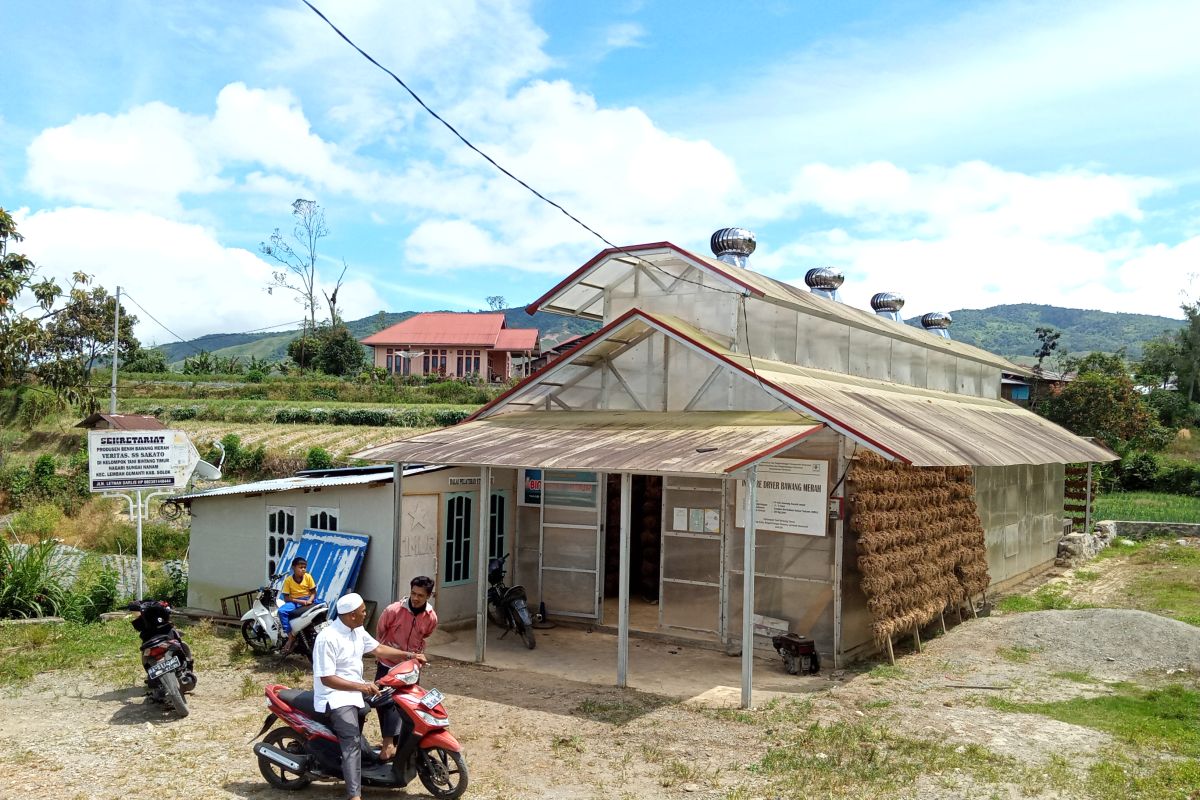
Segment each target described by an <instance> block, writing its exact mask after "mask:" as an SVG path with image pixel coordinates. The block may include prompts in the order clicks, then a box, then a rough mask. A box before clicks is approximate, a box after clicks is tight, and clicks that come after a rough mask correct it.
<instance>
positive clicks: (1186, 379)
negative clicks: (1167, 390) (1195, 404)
mask: <svg viewBox="0 0 1200 800" xmlns="http://www.w3.org/2000/svg"><path fill="white" fill-rule="evenodd" d="M1182 308H1183V315H1184V318H1185V319H1186V320H1187V327H1186V328H1184V329H1183V330H1181V331H1179V334H1178V342H1179V356H1178V357H1177V359H1176V361H1175V373H1176V375H1178V376H1179V391H1181V392H1183V393H1184V394H1186V395H1187V400H1188V402H1189V403H1191V402H1192V401H1194V400H1197V399H1200V301H1197V302H1194V303H1184V304H1183V306H1182ZM1185 387H1186V388H1185Z"/></svg>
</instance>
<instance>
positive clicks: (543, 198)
mask: <svg viewBox="0 0 1200 800" xmlns="http://www.w3.org/2000/svg"><path fill="white" fill-rule="evenodd" d="M300 2H302V3H304V5H306V6H308V7H309V8H310V9H311V10H312V12H313V13H314V14H316V15H317V16H318V17H320V18H321V20H322V21H323V22H324V23H325V24H326V25H328V26H329V27H330V28H332V29H333V32H334V33H336V34H337V35H338V36H339V37H341V39H342V41H344V42H345V43H346V44H348V45H350V46H351V47H353V48H354V49H355V50H356V51H357V52H358V54H359V55H361V56H362V57H363V58H365V59H366V60H367V61H369V62H370V63H371V64H373V65H375V66H376V67H378V68H379V69H380V70H382V71H383V72H384V73H386V74H387V75H388V76H389V77H391V79H392V80H394V81H395V82H396V83H398V84H400V87H401V88H402V89H404V91H406V92H408V94H409V96H411V97H412V99H413V100H415V101H416V102H417V104H418V105H419V106H421V108H423V109H424V110H425V111H426V112H428V113H429V115H430V116H431V117H433V118H434V119H436V120H437V121H438V122H440V123H441V124H442V125H443V126H444V127H445V128H446V130H448V131H450V133H452V134H454V136H455V137H457V138H458V140H459V141H461V142H462V143H463V144H465V145H466V146H467V147H468V148H470V149H471V150H473V151H474V152H475V153H476V154H477V155H479V157H480V158H482V159H483V160H485V161H487V162H488V163H489V164H491V165H492V166H493V167H495V168H496V169H498V170H499V171H500V172H502V173H504V175H506V176H507V177H508V178H510V179H512V180H513V181H515V182H516V183H518V184H520V185H521V186H523V187H524V188H525V189H527V190H528V191H529V192H530V193H531V194H533V195H534V196H535V197H537V198H538V199H539V200H541V201H542V202H544V203H546V204H548V205H550V206H552V207H554V208H556V209H558V210H559V211H560V212H562V213H563V214H564V215H566V217H567V218H568V219H570V220H571V221H572V222H574V223H575V224H576V225H578V226H579V227H581V228H583V229H584V230H585V231H587V232H588V233H590V234H591V235H592V236H595V237H596V238H597V239H599V240H600V241H602V242H604V243H605V244H606V245H608V246H609V247H610V248H611V249H613V250H615V251H617V252H619V253H622V254H624V255H626V256H629V257H630V258H632V259H634V260H635V261H637V262H639V263H641V264H644V265H646V266H647V267H650V268H651V269H654V270H657V271H658V272H661V273H662V274H664V275H667V276H669V277H670V278H672V279H673V280H678V281H682V282H683V283H690V284H693V285H695V286H700V287H702V288H705V289H708V290H710V291H718V292H724V293H726V294H731V295H736V296H745V292H742V291H734V290H731V289H721V288H718V287H714V286H709V285H707V284H704V283H701V282H699V281H693V280H691V279H689V278H685V277H683V276H682V275H675V274H674V273H672V272H670V271H668V270H666V269H664V268H662V267H661V266H659V265H658V264H655V263H653V262H651V261H647V260H646V259H644V258H642V257H641V256H638V255H635V254H633V253H631V252H629V251H628V250H626V249H625V248H623V247H620V246H618V245H616V244H614V243H613V242H612V241H611V240H609V239H608V237H606V236H604V235H603V234H601V233H600V232H599V231H597V230H596V229H595V228H593V227H591V226H590V225H588V224H587V223H585V222H584V221H583V220H581V219H580V218H579V217H577V216H575V215H574V214H572V213H571V212H570V211H568V210H567V209H566V208H564V207H563V206H562V205H560V204H559V203H557V202H555V201H553V200H551V199H550V198H549V197H547V196H546V195H544V194H542V193H541V192H539V191H538V190H537V189H535V188H533V187H532V186H530V185H529V184H528V183H526V182H525V181H523V180H521V179H520V178H519V177H517V176H516V175H514V174H513V173H512V172H510V171H509V170H507V169H505V168H504V167H502V166H501V165H500V164H499V163H498V162H497V161H496V159H494V158H492V157H491V156H489V155H488V154H487V153H485V152H483V151H482V150H480V149H479V148H478V147H476V146H475V145H474V144H472V143H471V141H470V140H469V139H468V138H467V137H465V136H463V135H462V134H461V133H459V132H458V129H457V128H455V127H454V126H453V125H451V124H450V123H449V122H447V121H446V120H445V118H443V117H442V115H440V114H438V113H437V112H436V111H434V110H433V109H432V108H430V107H429V104H428V103H426V102H425V101H424V100H422V99H421V96H420V95H418V94H417V93H416V92H415V91H413V90H412V88H411V87H409V85H408V84H407V83H405V82H404V81H403V79H401V78H400V76H399V75H397V74H396V73H394V72H392V71H391V70H390V69H388V68H387V67H385V66H384V65H383V64H380V63H379V62H378V61H376V60H375V58H374V56H372V55H371V54H370V53H368V52H367V51H366V50H363V49H362V48H361V47H359V46H358V45H357V44H355V43H354V41H353V40H352V39H351V38H350V37H349V36H347V35H346V34H344V33H342V31H341V29H340V28H338V26H337V25H334V24H333V23H332V22H330V20H329V17H327V16H325V15H324V14H322V13H321V11H320V9H318V8H317V7H316V6H314V5H313V4H312V3H310V2H309V0H300Z"/></svg>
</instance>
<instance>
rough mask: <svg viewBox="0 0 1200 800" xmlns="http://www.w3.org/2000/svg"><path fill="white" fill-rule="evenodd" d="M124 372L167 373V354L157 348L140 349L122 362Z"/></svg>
mask: <svg viewBox="0 0 1200 800" xmlns="http://www.w3.org/2000/svg"><path fill="white" fill-rule="evenodd" d="M121 370H122V371H124V372H167V371H168V367H167V354H166V353H164V352H163V351H162V350H159V349H158V348H157V347H152V348H150V349H148V350H147V349H146V348H144V347H139V348H138V349H137V350H136V351H135V352H134V353H133V355H131V356H129V357H128V358H126V359H125V360H123V361H122V362H121Z"/></svg>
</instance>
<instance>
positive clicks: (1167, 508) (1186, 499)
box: [1092, 492, 1200, 523]
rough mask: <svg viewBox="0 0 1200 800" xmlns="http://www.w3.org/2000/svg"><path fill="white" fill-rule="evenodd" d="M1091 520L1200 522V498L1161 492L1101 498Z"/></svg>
mask: <svg viewBox="0 0 1200 800" xmlns="http://www.w3.org/2000/svg"><path fill="white" fill-rule="evenodd" d="M1092 519H1097V520H1101V519H1114V520H1127V521H1133V522H1198V523H1200V497H1191V496H1188V495H1179V494H1161V493H1159V492H1119V493H1114V494H1105V495H1100V496H1099V497H1097V498H1096V500H1095V506H1094V510H1093V513H1092Z"/></svg>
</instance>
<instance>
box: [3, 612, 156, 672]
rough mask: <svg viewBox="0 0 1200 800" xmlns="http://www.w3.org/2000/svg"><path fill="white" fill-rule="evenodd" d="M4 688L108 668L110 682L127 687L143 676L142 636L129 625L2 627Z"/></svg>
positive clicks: (104, 623)
mask: <svg viewBox="0 0 1200 800" xmlns="http://www.w3.org/2000/svg"><path fill="white" fill-rule="evenodd" d="M0 631H2V632H3V635H2V636H0V638H2V639H3V642H4V644H3V646H0V684H2V685H4V686H14V685H19V684H22V683H26V682H28V681H29V680H30V679H32V678H33V677H34V676H35V675H38V674H40V673H43V672H53V671H54V670H61V669H84V668H87V669H91V670H95V669H96V668H97V667H101V666H102V667H103V670H102V673H103V674H104V676H105V677H106V678H108V677H111V678H112V679H113V680H116V681H118V682H122V683H124V682H128V681H130V680H132V679H133V678H136V677H137V676H138V675H140V674H141V672H142V661H141V656H140V655H139V652H140V651H139V649H138V646H139V642H138V635H137V631H135V630H134V629H133V626H131V625H130V624H129V623H128V622H102V623H96V624H92V625H87V624H84V623H79V622H66V623H61V624H57V625H54V624H33V625H11V624H10V625H4V626H2V627H0Z"/></svg>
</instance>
